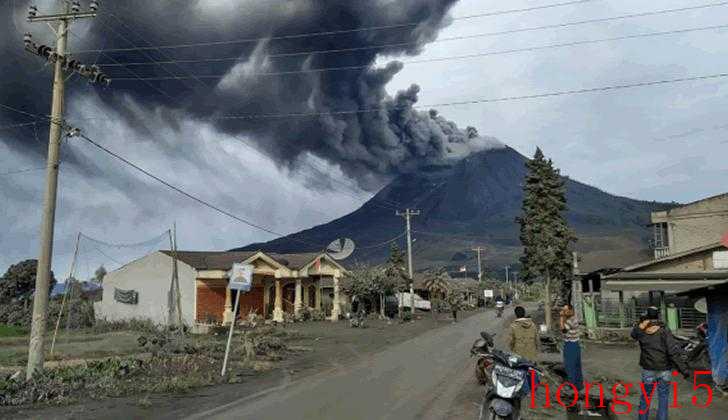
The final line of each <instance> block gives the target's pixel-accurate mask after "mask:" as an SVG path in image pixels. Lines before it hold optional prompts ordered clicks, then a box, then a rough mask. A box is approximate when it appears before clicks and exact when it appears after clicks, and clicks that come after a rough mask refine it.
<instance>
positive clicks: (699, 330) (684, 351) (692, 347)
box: [674, 323, 711, 371]
mask: <svg viewBox="0 0 728 420" xmlns="http://www.w3.org/2000/svg"><path fill="white" fill-rule="evenodd" d="M695 331H696V335H695V336H694V337H683V336H680V335H674V337H675V339H676V340H677V341H678V342H679V343H680V346H681V348H680V349H681V358H682V361H683V362H684V363H685V365H686V366H687V367H688V369H689V370H690V371H696V370H710V369H711V365H710V355H709V354H708V342H707V339H708V330H707V325H706V324H705V323H702V324H700V325H698V326H697V327H696V328H695Z"/></svg>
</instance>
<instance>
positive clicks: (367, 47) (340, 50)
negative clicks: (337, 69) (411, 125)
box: [100, 1, 728, 67]
mask: <svg viewBox="0 0 728 420" xmlns="http://www.w3.org/2000/svg"><path fill="white" fill-rule="evenodd" d="M725 5H728V1H723V2H718V3H708V4H702V5H697V6H689V7H681V8H675V9H662V10H655V11H649V12H640V13H630V14H626V15H620V16H611V17H605V18H595V19H586V20H579V21H574V22H564V23H556V24H551V25H541V26H532V27H527V28H518V29H510V30H505V31H497V32H485V33H480V34H473V35H461V36H453V37H444V38H438V39H435V40H433V41H431V42H430V44H434V43H440V42H449V41H461V40H468V39H475V38H484V37H491V36H497V35H507V34H514V33H520V32H531V31H537V30H543V29H557V28H567V27H572V26H579V25H586V24H591V23H603V22H612V21H617V20H624V19H632V18H638V17H647V16H656V15H663V14H669V13H679V12H686V11H692V10H699V9H705V8H710V7H719V6H725ZM419 44H420V42H418V41H410V42H397V43H389V44H378V45H365V46H360V47H350V48H338V49H325V50H313V51H297V52H288V53H275V54H268V55H266V58H284V57H297V56H309V55H314V54H327V55H328V54H341V53H347V52H355V51H366V50H376V49H384V48H392V47H404V46H409V45H419ZM246 60H247V58H241V57H240V56H235V57H223V58H195V59H177V60H169V61H154V62H148V61H137V62H126V63H120V64H100V66H102V67H117V66H119V65H128V66H148V65H157V64H191V63H215V62H229V61H234V62H243V61H246Z"/></svg>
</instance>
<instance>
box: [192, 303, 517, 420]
mask: <svg viewBox="0 0 728 420" xmlns="http://www.w3.org/2000/svg"><path fill="white" fill-rule="evenodd" d="M502 322H503V320H501V319H497V320H496V318H495V315H494V312H485V313H478V314H475V315H473V316H470V317H468V318H466V319H464V320H461V321H460V322H458V323H455V324H452V325H449V326H445V327H443V328H438V329H435V330H431V331H428V332H426V333H424V334H422V335H419V336H417V337H415V338H413V339H410V340H408V341H405V342H402V343H400V344H397V345H395V346H392V347H389V348H387V349H386V350H383V351H381V352H379V353H375V354H372V355H368V356H364V357H363V358H361V359H359V360H357V361H356V362H354V363H353V364H351V365H349V366H340V367H338V368H336V369H332V370H329V371H325V372H322V373H319V374H316V375H312V376H307V377H306V378H303V379H301V380H298V381H292V382H285V381H284V383H283V384H281V385H279V386H277V387H274V388H270V389H267V390H262V391H259V392H257V393H256V394H253V395H250V396H247V397H243V398H241V399H239V400H237V401H233V402H231V403H229V404H225V405H224V406H221V407H218V408H216V409H213V410H207V411H204V412H200V413H196V414H194V415H192V416H190V417H188V418H189V419H203V418H204V419H236V420H237V419H256V420H265V419H397V420H404V419H445V418H469V417H470V415H477V407H476V405H475V403H476V402H474V401H462V398H458V394H459V393H460V392H462V390H463V388H466V385H468V383H469V382H473V381H474V380H475V379H474V376H473V363H474V362H473V359H471V358H470V357H469V350H470V346H471V345H472V343H473V341H474V340H475V339H476V338H477V337H478V333H479V332H480V331H481V330H483V329H487V330H489V331H494V330H497V329H498V328H496V327H495V326H500V325H502ZM495 332H498V331H495ZM463 405H464V406H463Z"/></svg>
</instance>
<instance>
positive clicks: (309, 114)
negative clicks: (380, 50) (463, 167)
mask: <svg viewBox="0 0 728 420" xmlns="http://www.w3.org/2000/svg"><path fill="white" fill-rule="evenodd" d="M724 77H728V73H715V74H708V75H701V76H689V77H679V78H674V79H662V80H652V81H647V82H635V83H626V84H620V85H609V86H600V87H594V88H583V89H570V90H560V91H553V92H545V93H535V94H528V95H516V96H503V97H499V98H486V99H473V100H466V101H456V102H441V103H434V104H426V105H412V106H392V107H372V108H362V109H353V110H340V111H327V112H299V113H287V114H247V115H226V116H219V117H212V119H216V120H247V119H267V118H301V117H318V116H325V115H355V114H365V113H371V112H381V111H390V110H397V109H405V108H410V107H411V108H415V109H421V108H443V107H449V106H461V105H475V104H484V103H496V102H511V101H521V100H526V99H541V98H549V97H555V96H564V95H578V94H584V93H595V92H608V91H615V90H621V89H631V88H636V87H647V86H657V85H666V84H672V83H682V82H690V81H698V80H710V79H719V78H724Z"/></svg>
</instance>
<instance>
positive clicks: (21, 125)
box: [0, 122, 36, 130]
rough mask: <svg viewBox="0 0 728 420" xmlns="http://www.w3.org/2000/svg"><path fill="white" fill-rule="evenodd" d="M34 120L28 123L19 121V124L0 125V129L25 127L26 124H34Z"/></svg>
mask: <svg viewBox="0 0 728 420" xmlns="http://www.w3.org/2000/svg"><path fill="white" fill-rule="evenodd" d="M35 124H36V123H35V122H28V123H21V124H10V125H5V126H2V127H0V130H7V129H9V128H18V127H25V126H28V125H35Z"/></svg>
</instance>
